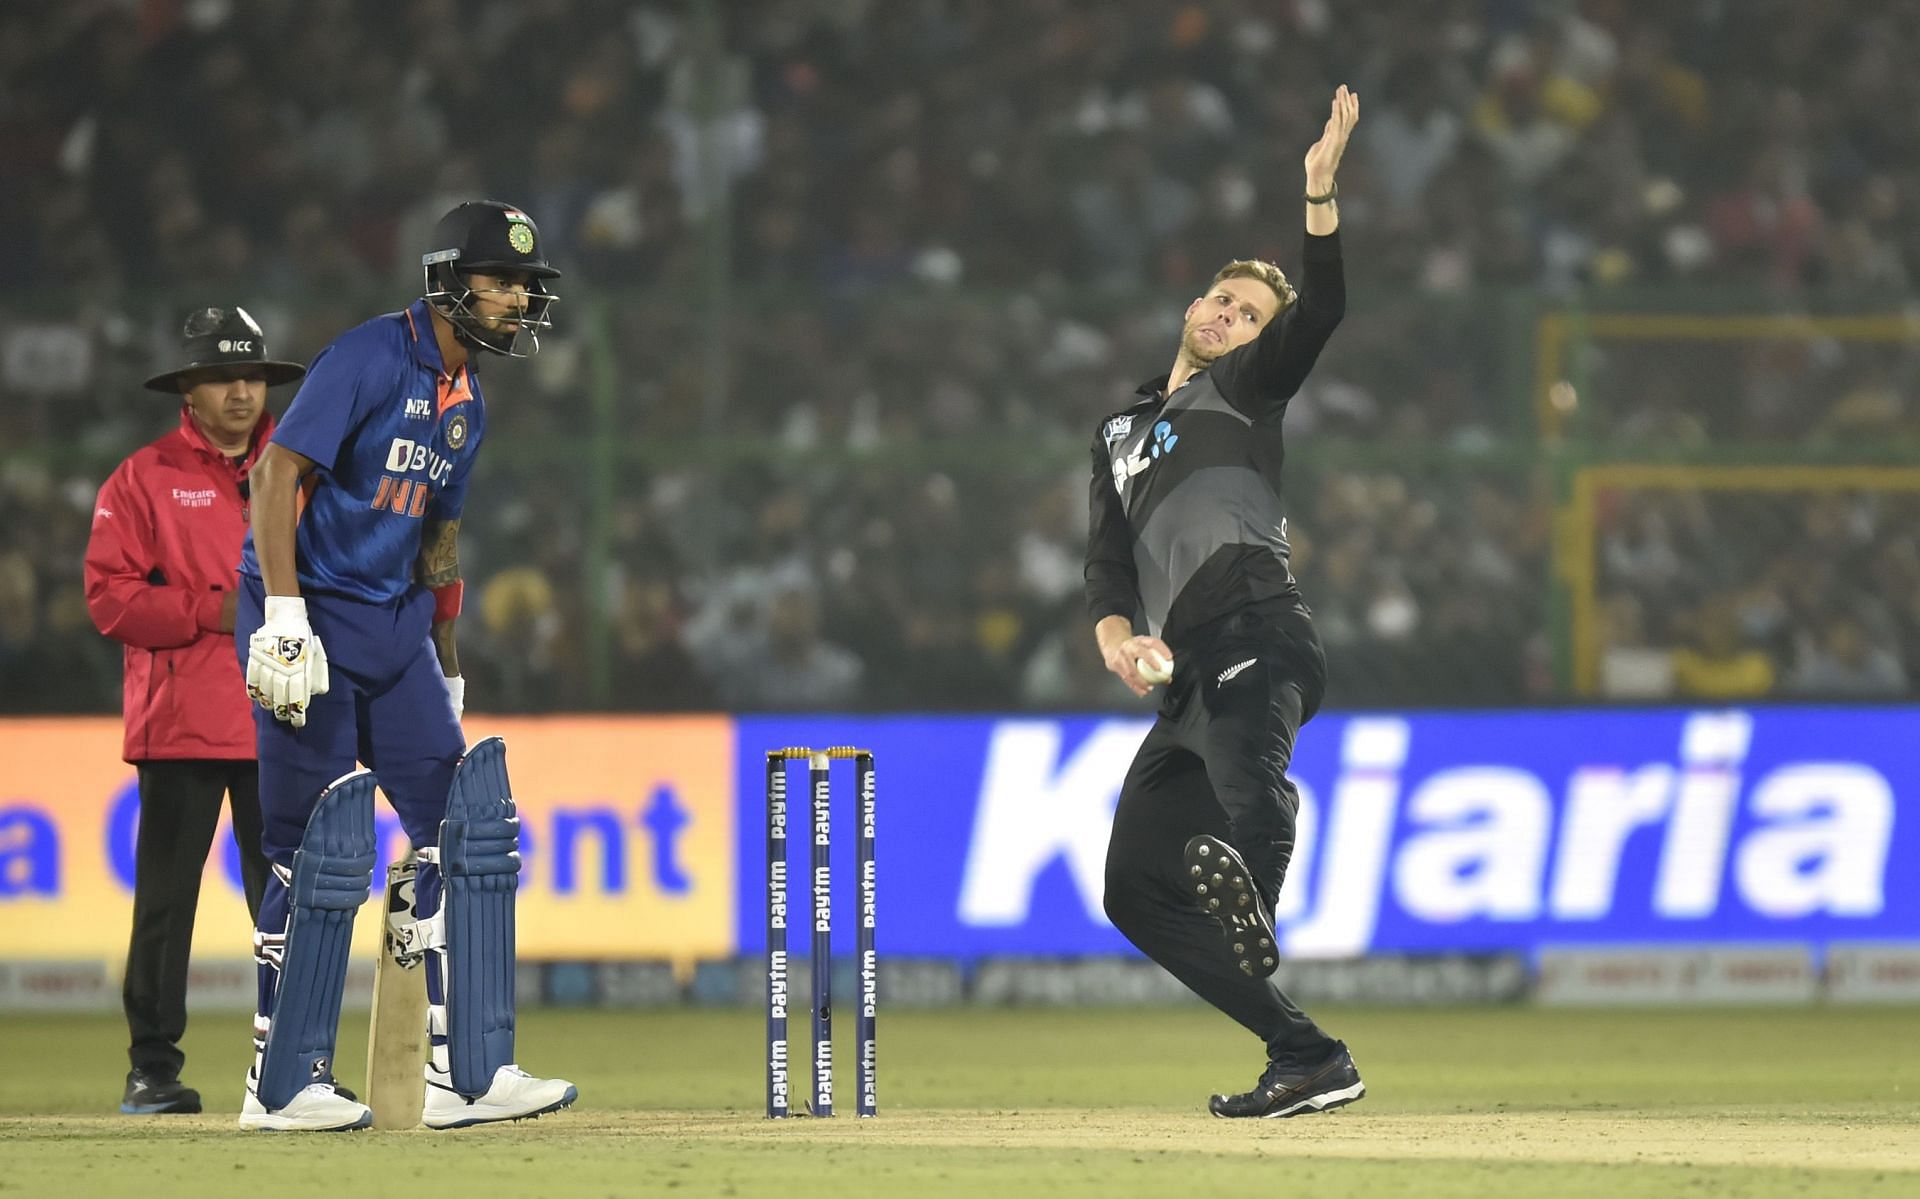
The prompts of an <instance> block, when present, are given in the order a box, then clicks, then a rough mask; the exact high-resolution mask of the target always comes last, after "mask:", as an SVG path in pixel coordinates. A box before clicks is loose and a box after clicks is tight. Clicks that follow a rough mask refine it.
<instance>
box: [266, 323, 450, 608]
mask: <svg viewBox="0 0 1920 1199" xmlns="http://www.w3.org/2000/svg"><path fill="white" fill-rule="evenodd" d="M485 430H486V406H485V404H484V403H483V402H482V400H481V396H480V383H479V380H478V379H477V378H476V377H475V376H474V373H473V370H472V367H471V365H469V366H468V367H466V368H463V369H462V370H461V371H460V372H459V373H458V374H457V375H452V376H450V375H448V374H447V372H446V369H445V367H444V366H443V365H442V363H441V359H440V346H439V343H438V342H436V341H435V340H434V336H433V317H432V316H431V315H430V313H429V311H428V308H427V302H426V301H425V300H416V301H414V302H413V304H412V305H410V306H409V307H407V308H406V309H404V310H402V311H400V312H390V313H388V314H386V315H385V316H377V317H375V318H373V319H372V320H370V321H367V322H366V323H365V324H362V325H358V326H355V327H354V328H352V329H349V330H347V331H346V332H345V333H343V334H341V335H340V336H339V337H337V338H335V339H334V341H333V344H331V345H329V346H328V347H327V348H326V349H324V350H322V351H320V355H319V357H317V358H315V359H314V360H313V365H312V366H310V367H309V368H308V369H307V377H306V378H305V380H303V381H302V382H301V384H300V390H299V392H298V393H297V394H295V396H294V397H293V404H292V406H291V407H289V408H288V409H287V414H286V415H285V416H284V417H282V418H281V419H280V423H279V425H278V426H277V427H276V428H275V429H274V431H273V441H274V442H275V444H278V445H283V446H285V447H286V448H288V449H290V450H293V451H294V452H296V453H299V454H303V455H305V456H306V457H308V458H311V459H313V461H314V462H315V463H316V464H317V466H316V469H315V470H314V471H313V473H312V474H310V475H308V476H307V479H306V484H305V486H306V489H307V497H306V503H305V506H304V508H303V509H302V511H301V516H300V524H299V532H298V536H297V540H296V541H295V560H296V562H297V563H298V566H299V577H300V590H301V593H302V594H306V593H309V592H311V593H317V594H328V595H339V596H345V597H347V598H349V599H356V600H363V601H366V602H368V603H376V604H380V603H387V602H390V601H392V600H395V599H398V598H399V597H401V596H403V595H405V594H406V593H407V589H408V588H410V587H411V586H413V577H414V563H415V561H416V560H417V559H418V558H419V556H420V532H421V521H422V520H423V519H424V518H426V517H429V516H431V517H433V518H435V519H438V520H452V519H454V518H455V517H458V516H459V515H460V509H461V507H462V506H463V505H464V504H465V503H466V497H467V475H468V472H469V471H471V469H472V468H473V460H474V458H475V457H476V456H477V455H478V453H479V451H480V441H481V437H482V435H483V434H484V433H485ZM240 570H241V572H242V573H244V574H248V575H251V576H253V577H254V578H256V579H257V578H259V577H260V560H259V558H258V557H257V556H256V555H255V554H254V552H253V533H252V531H251V530H249V531H248V533H247V541H246V546H245V548H244V549H242V550H241V553H240Z"/></svg>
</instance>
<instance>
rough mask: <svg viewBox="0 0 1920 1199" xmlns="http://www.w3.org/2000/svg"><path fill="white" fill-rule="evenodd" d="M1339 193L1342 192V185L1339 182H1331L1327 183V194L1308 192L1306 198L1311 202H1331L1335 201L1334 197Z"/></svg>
mask: <svg viewBox="0 0 1920 1199" xmlns="http://www.w3.org/2000/svg"><path fill="white" fill-rule="evenodd" d="M1339 194H1340V185H1339V184H1338V183H1329V184H1327V194H1326V195H1324V196H1316V195H1314V194H1313V193H1311V192H1308V193H1307V194H1306V199H1307V203H1309V204H1331V203H1333V198H1334V197H1335V196H1337V195H1339Z"/></svg>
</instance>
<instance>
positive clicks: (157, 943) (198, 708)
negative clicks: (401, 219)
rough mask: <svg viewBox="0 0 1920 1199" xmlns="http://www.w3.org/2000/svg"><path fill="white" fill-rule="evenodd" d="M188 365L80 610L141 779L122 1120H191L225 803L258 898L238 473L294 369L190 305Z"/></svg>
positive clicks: (231, 319)
mask: <svg viewBox="0 0 1920 1199" xmlns="http://www.w3.org/2000/svg"><path fill="white" fill-rule="evenodd" d="M181 344H182V349H183V351H184V353H183V357H184V358H185V359H186V365H184V366H181V367H178V368H177V369H174V370H170V371H167V372H165V373H164V374H159V375H155V376H154V377H153V378H151V379H148V380H147V383H146V386H147V387H148V389H150V390H153V391H162V392H166V393H167V394H169V395H175V396H179V397H181V404H180V427H179V428H177V429H175V430H173V431H172V432H170V433H168V434H167V435H166V436H164V437H162V438H160V439H159V440H158V441H155V442H153V443H152V444H150V445H148V446H145V447H144V448H142V449H140V450H138V451H136V452H135V453H134V454H133V455H132V456H131V457H129V458H128V459H127V460H126V461H125V462H122V463H121V464H120V466H119V468H118V469H116V470H115V471H114V472H113V474H112V476H111V477H109V478H108V479H107V482H106V484H105V486H103V487H101V489H100V498H99V500H98V502H97V503H95V505H94V510H93V531H92V533H91V535H90V536H89V538H88V540H87V557H86V588H87V609H88V611H89V612H91V613H92V615H93V623H94V624H95V625H96V626H97V627H98V628H99V629H100V631H101V632H102V633H105V634H106V635H107V636H109V637H112V638H113V639H114V640H116V641H119V642H120V643H121V644H122V645H123V646H124V647H125V654H126V681H125V693H124V697H123V701H122V711H123V715H124V718H125V721H126V742H125V747H124V749H123V751H122V757H124V758H125V759H126V760H127V761H128V762H130V763H132V764H133V765H134V766H135V767H137V768H138V770H139V774H140V836H139V847H138V849H137V851H136V853H135V859H134V884H133V935H132V938H131V940H130V942H129V944H128V947H127V974H126V985H125V987H124V989H123V991H122V999H123V1002H124V1003H125V1006H126V1012H127V1028H128V1032H129V1033H130V1036H131V1043H130V1046H129V1048H128V1050H127V1056H128V1058H129V1059H130V1060H131V1062H132V1066H133V1069H132V1071H131V1072H130V1073H128V1075H127V1089H126V1094H125V1096H124V1097H123V1098H122V1100H121V1102H120V1110H121V1111H122V1112H125V1113H127V1114H129V1115H149V1114H154V1113H159V1112H197V1111H199V1110H200V1093H199V1092H198V1091H195V1090H194V1089H193V1088H191V1087H188V1086H186V1085H184V1084H183V1083H181V1081H180V1067H181V1066H182V1065H183V1064H184V1063H185V1061H186V1058H185V1055H183V1054H182V1053H181V1052H180V1038H181V1036H182V1035H183V1034H184V1033H185V1032H186V1028H187V957H188V954H189V952H190V949H191V946H192V943H193V918H194V909H195V907H196V906H197V905H198V903H199V899H200V876H201V873H202V871H203V870H204V869H205V866H206V861H207V852H208V850H209V849H210V848H211V847H212V845H213V834H214V829H215V828H216V826H218V824H219V822H220V801H221V797H222V796H223V795H230V796H232V799H233V839H234V842H235V843H236V844H237V845H238V846H239V849H240V872H241V876H242V879H243V882H244V885H245V887H246V893H247V910H248V911H249V912H250V913H255V914H257V913H258V911H259V908H260V896H261V892H262V891H263V890H264V889H265V887H266V876H267V860H266V858H265V856H263V855H262V853H261V851H260V778H259V772H258V769H257V767H256V765H255V762H254V748H253V716H252V705H251V704H250V703H249V701H248V699H247V690H246V687H245V685H244V684H243V683H242V682H241V679H240V669H239V666H238V664H237V662H236V660H235V658H234V656H233V623H234V604H235V596H236V595H237V592H236V591H235V589H234V571H235V568H236V566H237V565H238V563H239V561H240V544H241V541H242V540H243V539H244V538H245V536H246V533H247V471H248V470H249V469H250V468H251V467H252V465H253V462H254V459H255V456H256V455H257V454H258V452H259V450H260V447H262V446H264V445H265V444H266V441H267V437H268V435H269V434H270V433H271V432H272V429H273V418H272V417H271V416H270V415H268V414H267V410H266V399H267V388H269V387H272V386H275V385H276V384H280V383H290V382H292V381H293V380H295V379H298V378H300V377H301V376H302V375H304V374H306V368H305V367H302V366H300V365H298V364H297V363H292V362H275V361H272V360H270V359H269V358H268V357H267V348H266V342H265V340H264V339H263V337H262V336H261V332H260V326H259V325H257V324H255V323H254V320H253V318H252V317H250V316H248V315H247V313H246V310H245V309H242V308H202V309H199V310H198V311H196V312H194V313H193V314H192V315H191V316H189V317H188V318H187V320H186V325H185V328H184V329H183V331H182V335H181Z"/></svg>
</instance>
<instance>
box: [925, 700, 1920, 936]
mask: <svg viewBox="0 0 1920 1199" xmlns="http://www.w3.org/2000/svg"><path fill="white" fill-rule="evenodd" d="M1911 719H1912V715H1911V713H1901V712H1897V711H1893V710H1885V709H1882V710H1874V711H1861V712H1853V713H1848V712H1844V711H1839V710H1831V709H1828V710H1801V711H1790V710H1784V709H1768V710H1763V711H1759V712H1754V713H1749V712H1739V711H1736V712H1692V713H1689V712H1631V713H1607V712H1586V713H1581V712H1553V713H1540V714H1514V713H1486V714H1471V715H1438V714H1436V715H1428V716H1409V717H1398V716H1365V717H1350V718H1346V719H1344V720H1342V719H1335V718H1323V719H1322V720H1319V721H1316V722H1315V723H1314V724H1313V725H1311V726H1310V727H1309V728H1308V730H1307V731H1306V733H1305V734H1304V735H1303V737H1302V738H1301V741H1302V752H1301V754H1300V756H1299V758H1298V760H1297V761H1296V763H1295V767H1296V769H1295V771H1294V778H1295V781H1296V783H1297V784H1298V785H1299V788H1300V814H1299V825H1298V829H1297V836H1296V849H1295V852H1294V857H1293V862H1292V864H1291V866H1290V868H1289V870H1288V875H1287V881H1286V885H1285V887H1284V888H1283V890H1282V893H1281V901H1280V910H1279V912H1278V913H1276V914H1277V916H1278V917H1279V919H1280V923H1281V932H1282V937H1283V943H1284V947H1285V949H1286V951H1287V952H1288V953H1289V954H1292V955H1296V956H1345V955H1350V954H1358V953H1363V952H1367V951H1382V950H1415V951H1417V950H1436V951H1438V950H1447V949H1477V948H1528V947H1531V946H1533V945H1536V944H1539V943H1542V942H1547V941H1648V940H1661V939H1675V940H1687V939H1696V940H1697V939H1701V938H1726V939H1749V940H1765V939H1768V938H1769V937H1774V938H1788V939H1794V940H1804V939H1807V938H1809V937H1813V938H1820V937H1827V936H1863V935H1865V936H1871V935H1879V934H1884V935H1896V934H1901V933H1903V932H1904V933H1905V934H1909V935H1910V933H1911V929H1912V927H1913V921H1914V919H1915V918H1916V915H1920V912H1917V908H1920V905H1917V904H1916V901H1915V894H1914V891H1915V887H1914V885H1913V883H1912V882H1911V880H1906V879H1902V880H1898V881H1897V882H1896V881H1893V880H1889V878H1888V874H1887V864H1888V861H1889V860H1890V856H1897V857H1898V858H1904V859H1907V860H1911V858H1912V857H1913V855H1914V853H1915V851H1916V850H1920V837H1916V836H1915V835H1914V833H1913V831H1912V829H1911V828H1910V827H1907V826H1897V825H1896V802H1895V796H1896V793H1897V792H1898V791H1899V790H1901V789H1905V790H1908V791H1909V792H1911V791H1913V790H1914V788H1915V787H1916V785H1920V779H1917V778H1916V773H1917V772H1920V767H1916V765H1915V762H1914V760H1913V758H1914V755H1912V754H1910V753H1909V752H1907V751H1905V750H1903V749H1899V748H1895V747H1897V746H1903V745H1905V744H1906V740H1907V739H1906V736H1905V734H1904V732H1903V731H1898V730H1896V728H1895V727H1894V726H1896V725H1900V724H1904V723H1906V722H1908V721H1910V720H1911ZM1146 727H1147V726H1146V725H1145V724H1144V723H1141V722H1135V721H1127V722H1109V723H1106V724H1103V725H1099V726H1097V727H1096V728H1094V729H1093V730H1092V731H1091V732H1090V733H1089V735H1088V736H1087V737H1086V738H1085V739H1084V740H1083V741H1082V742H1080V743H1079V744H1078V745H1077V746H1075V747H1073V748H1072V749H1071V750H1070V751H1068V752H1064V753H1063V752H1062V731H1061V728H1060V726H1059V725H1057V724H1055V723H1053V722H1047V721H1007V722H1002V723H1000V724H998V725H997V726H996V727H995V728H994V730H993V733H992V736H991V739H990V744H989V746H988V748H987V751H986V758H987V760H986V763H985V766H984V769H983V771H982V774H981V781H980V792H979V800H978V807H977V809H976V810H975V814H974V815H975V818H974V825H973V834H972V837H971V841H970V843H969V845H968V846H967V849H966V855H967V856H966V862H965V867H964V870H963V873H962V880H961V885H960V891H959V895H958V902H957V911H956V916H957V919H958V922H959V923H960V924H961V925H963V926H967V927H971V928H974V929H983V928H991V927H1002V928H1012V927H1020V926H1024V927H1028V928H1031V927H1032V925H1034V924H1035V923H1039V924H1046V923H1049V922H1062V923H1070V924H1072V925H1074V926H1077V927H1079V928H1080V929H1083V930H1084V929H1085V928H1086V925H1087V923H1088V921H1093V922H1096V923H1100V922H1103V921H1104V917H1103V914H1102V912H1101V891H1102V885H1103V877H1102V876H1103V863H1104V859H1105V852H1106V838H1107V831H1108V827H1109V825H1110V823H1111V818H1112V811H1113V805H1114V803H1115V801H1116V800H1117V798H1118V794H1119V786H1120V781H1121V778H1122V776H1123V775H1124V773H1125V770H1126V766H1127V763H1128V762H1129V761H1130V760H1131V758H1132V755H1133V751H1134V749H1135V748H1136V747H1137V746H1138V744H1139V742H1140V738H1141V737H1142V736H1143V735H1144V732H1145V729H1146ZM1912 823H1914V822H1911V821H1909V822H1908V824H1909V825H1911V824H1912ZM1901 847H1904V850H1905V852H1904V853H1900V854H1897V855H1896V850H1897V849H1899V848H1901ZM1062 865H1064V867H1065V869H1066V873H1067V874H1068V875H1069V877H1071V879H1072V880H1073V884H1074V888H1075V891H1076V893H1077V898H1078V904H1079V907H1080V909H1081V910H1080V911H1075V912H1071V913H1068V912H1059V911H1054V912H1048V911H1045V910H1042V909H1040V908H1038V907H1036V906H1035V905H1034V903H1033V897H1034V895H1035V883H1036V880H1038V879H1039V878H1040V877H1041V876H1042V875H1043V874H1046V873H1048V872H1051V871H1057V870H1059V869H1060V867H1061V866H1062ZM1890 888H1892V889H1894V890H1897V891H1898V892H1899V893H1898V894H1894V893H1890ZM1056 893H1057V891H1056ZM1063 931H1065V930H1064V929H1063ZM1081 939H1082V940H1083V941H1084V940H1085V936H1084V933H1082V935H1081ZM1058 948H1059V950H1060V951H1063V952H1070V951H1072V950H1073V948H1074V946H1072V945H1068V944H1063V945H1061V946H1059V947H1058Z"/></svg>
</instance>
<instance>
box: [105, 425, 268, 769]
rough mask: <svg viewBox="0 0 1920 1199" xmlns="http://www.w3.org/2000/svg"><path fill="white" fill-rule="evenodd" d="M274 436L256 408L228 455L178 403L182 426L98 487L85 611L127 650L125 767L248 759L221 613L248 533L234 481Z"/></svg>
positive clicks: (248, 739) (248, 736)
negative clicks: (245, 442) (243, 439)
mask: <svg viewBox="0 0 1920 1199" xmlns="http://www.w3.org/2000/svg"><path fill="white" fill-rule="evenodd" d="M272 432H273V416H272V414H270V413H263V414H262V415H261V418H260V426H259V427H258V428H257V429H255V430H254V434H253V444H252V446H251V447H250V448H249V449H248V450H247V455H246V457H244V458H228V457H227V456H226V455H224V454H222V453H221V452H220V451H219V450H218V449H215V448H214V446H213V444H212V443H211V442H209V441H208V440H207V439H206V436H205V435H204V434H203V433H201V432H200V429H199V427H198V426H196V425H195V424H194V423H193V417H192V415H191V414H189V413H188V412H187V411H186V409H185V407H184V406H183V407H182V408H181V412H180V427H179V428H178V429H176V430H175V431H174V432H172V433H169V434H167V435H166V436H165V437H162V438H161V439H160V440H158V441H156V442H154V443H153V444H152V445H149V446H146V447H145V448H143V449H141V450H138V451H136V452H135V453H134V454H133V456H132V457H130V458H128V459H127V460H126V461H125V462H122V463H121V464H120V467H119V469H118V470H115V471H114V472H113V475H112V476H111V477H110V478H108V479H107V482H106V485H105V486H103V487H101V488H100V499H99V501H98V502H97V503H96V504H94V507H93V533H92V535H91V536H90V537H89V538H88V539H87V567H86V571H87V610H88V611H89V612H91V613H92V614H93V623H94V624H95V625H96V626H98V627H99V629H100V631H101V632H102V633H105V634H106V635H107V636H109V637H112V638H113V639H114V640H116V641H119V642H122V643H123V644H124V645H125V646H126V667H127V669H126V693H125V698H124V700H123V701H122V710H123V712H124V713H125V716H126V722H127V739H126V747H125V749H124V751H123V752H122V755H121V756H123V757H124V758H126V760H127V761H129V762H143V761H148V760H151V759H155V758H228V759H235V758H252V757H253V756H254V742H253V709H252V701H251V700H249V699H248V698H247V687H246V683H245V682H244V681H243V680H242V678H241V677H240V665H239V660H238V658H237V657H236V655H235V654H234V649H233V634H232V633H223V632H221V631H220V607H221V604H222V603H223V602H224V601H225V599H226V596H227V592H229V591H231V590H233V588H234V577H235V568H236V567H237V566H238V565H239V563H240V543H241V542H242V541H243V540H245V538H246V535H247V502H246V499H245V498H244V497H243V496H242V495H241V489H240V484H241V480H242V479H244V478H245V477H246V472H247V470H248V469H250V468H251V467H252V465H253V459H254V455H255V454H257V453H258V452H259V449H260V447H261V446H263V445H265V444H266V440H267V436H268V435H269V434H270V433H272Z"/></svg>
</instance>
